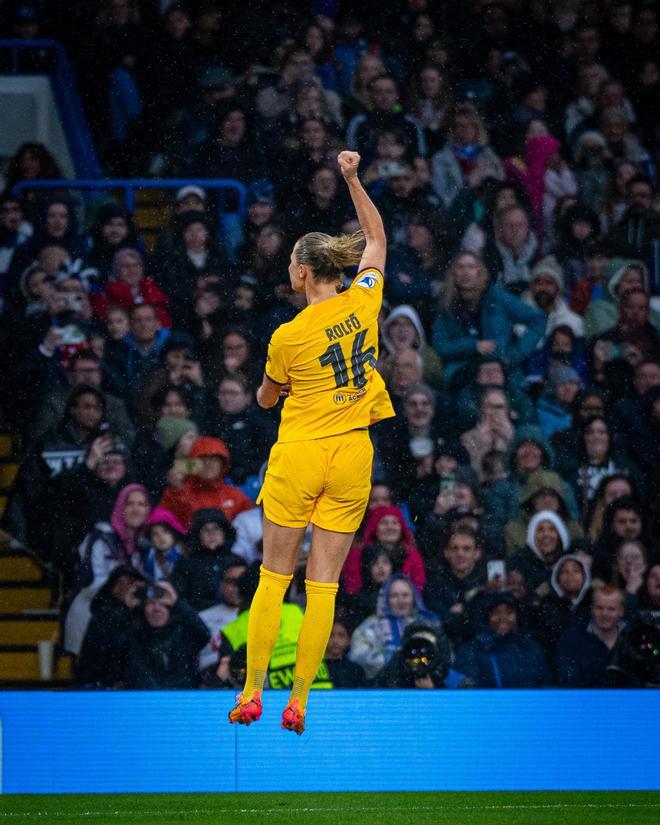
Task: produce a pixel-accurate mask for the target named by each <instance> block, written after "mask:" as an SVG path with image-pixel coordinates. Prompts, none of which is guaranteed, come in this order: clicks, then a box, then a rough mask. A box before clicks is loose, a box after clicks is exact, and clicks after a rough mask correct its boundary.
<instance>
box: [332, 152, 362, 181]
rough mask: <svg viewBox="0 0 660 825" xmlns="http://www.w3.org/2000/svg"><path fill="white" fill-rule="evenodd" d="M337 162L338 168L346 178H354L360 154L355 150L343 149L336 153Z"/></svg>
mask: <svg viewBox="0 0 660 825" xmlns="http://www.w3.org/2000/svg"><path fill="white" fill-rule="evenodd" d="M337 162H338V163H339V170H340V171H341V173H342V175H343V176H344V178H346V180H349V178H354V177H355V176H356V175H357V170H358V166H359V164H360V156H359V155H358V153H357V152H349V151H346V150H345V151H343V152H340V153H339V154H338V155H337Z"/></svg>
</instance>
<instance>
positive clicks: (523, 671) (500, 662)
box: [454, 592, 551, 688]
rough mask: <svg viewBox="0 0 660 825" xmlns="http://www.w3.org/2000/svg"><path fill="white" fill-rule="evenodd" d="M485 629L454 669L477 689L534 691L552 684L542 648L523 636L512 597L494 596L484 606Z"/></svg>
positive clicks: (464, 648) (460, 651)
mask: <svg viewBox="0 0 660 825" xmlns="http://www.w3.org/2000/svg"><path fill="white" fill-rule="evenodd" d="M483 613H484V614H485V616H486V627H485V628H484V630H483V631H482V632H481V633H479V634H478V635H477V636H476V638H474V639H473V640H472V641H470V642H468V643H467V644H465V645H463V646H462V647H460V648H459V649H458V651H457V652H456V661H455V663H454V669H455V670H456V671H458V672H459V673H461V674H462V675H463V676H465V677H466V678H467V679H469V680H470V681H471V682H472V683H473V684H474V685H475V687H478V688H533V687H543V686H545V685H549V684H550V683H551V674H550V669H549V667H548V663H547V661H546V658H545V654H544V653H543V650H542V649H541V647H540V645H539V644H538V643H537V642H535V641H534V640H533V639H531V638H530V637H529V636H526V635H524V634H523V633H522V632H521V630H520V626H519V608H518V603H517V601H516V599H515V598H514V597H513V595H512V594H511V593H508V592H504V593H494V594H491V596H489V597H488V598H487V599H486V600H485V604H484V605H483Z"/></svg>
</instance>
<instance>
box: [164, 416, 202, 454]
mask: <svg viewBox="0 0 660 825" xmlns="http://www.w3.org/2000/svg"><path fill="white" fill-rule="evenodd" d="M195 430H197V425H196V424H195V422H194V421H191V420H190V419H189V418H176V417H175V416H173V415H164V416H162V418H159V419H158V423H157V424H156V431H157V433H158V440H159V441H160V445H161V447H162V448H163V449H164V450H168V451H169V450H171V449H172V448H173V447H175V446H176V445H177V444H178V442H179V439H180V438H181V436H182V435H185V434H186V433H190V432H193V431H195Z"/></svg>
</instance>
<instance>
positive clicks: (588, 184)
mask: <svg viewBox="0 0 660 825" xmlns="http://www.w3.org/2000/svg"><path fill="white" fill-rule="evenodd" d="M0 32H1V34H2V36H4V37H11V38H19V39H34V38H39V37H53V38H56V39H58V40H60V41H61V42H62V43H63V44H64V46H65V48H66V50H67V52H68V54H69V56H70V58H71V60H72V61H73V64H74V67H75V71H76V75H77V80H78V84H79V92H80V96H81V99H82V102H83V105H84V108H85V111H86V114H87V117H88V120H89V123H90V126H91V129H92V132H93V135H94V138H95V141H96V144H97V147H98V151H99V154H100V157H101V159H102V164H103V167H104V171H105V173H106V174H107V175H108V176H113V175H114V176H119V175H121V176H129V177H130V176H141V177H149V176H151V177H180V178H184V179H186V180H189V181H190V184H189V185H186V186H183V187H182V188H180V189H179V190H178V191H177V192H176V194H175V195H174V196H170V195H167V194H165V195H163V198H164V199H167V198H168V197H170V200H171V203H169V202H168V205H170V206H171V210H172V218H171V221H170V223H169V224H168V225H167V226H165V227H163V228H162V229H161V230H160V232H159V233H158V235H157V237H155V238H153V237H152V238H148V237H146V235H145V234H144V231H143V227H141V226H140V225H139V222H138V221H136V215H134V214H131V213H130V212H128V211H127V210H126V209H125V208H124V206H123V205H122V204H121V203H120V202H118V201H114V200H112V199H110V198H106V199H102V200H94V201H85V200H83V199H82V198H81V197H80V195H79V193H77V192H76V191H75V189H73V188H71V189H70V190H68V189H67V188H63V189H62V190H61V191H55V192H52V191H51V192H49V193H47V194H46V193H45V192H44V190H39V189H33V190H29V189H28V190H27V191H25V192H24V193H23V194H22V195H21V196H20V197H18V198H17V197H16V196H14V195H13V194H12V189H13V187H14V186H15V185H16V184H17V183H19V182H21V181H31V180H37V181H38V180H39V179H57V178H59V177H61V173H60V170H59V168H58V165H57V162H56V161H55V159H54V158H53V157H52V155H51V154H50V152H49V151H48V149H47V148H46V147H44V146H42V145H40V144H26V145H24V146H22V147H21V148H20V149H19V150H18V151H17V153H16V155H15V156H14V157H13V158H11V159H10V160H9V162H8V164H7V168H6V169H5V177H4V183H5V189H4V194H3V195H2V198H1V199H0V295H1V300H2V333H1V337H2V342H1V344H2V353H3V355H2V375H1V381H2V391H3V392H2V395H3V404H2V406H3V413H4V416H5V419H6V420H7V421H9V423H10V424H11V427H12V429H13V431H14V432H15V433H16V434H17V435H18V436H20V438H21V443H22V444H23V446H24V458H23V462H22V465H21V468H20V471H19V474H18V477H17V479H16V482H15V485H14V488H13V490H12V493H11V496H10V500H9V503H8V507H7V510H6V513H5V516H4V522H3V525H4V528H5V529H6V530H7V531H8V532H9V533H10V534H11V535H12V536H14V537H15V539H16V540H18V541H20V542H21V543H23V544H25V545H26V546H28V547H30V548H31V549H33V550H34V551H35V552H37V553H38V554H39V555H40V556H41V557H42V559H43V560H44V562H46V563H47V564H48V565H49V568H50V569H51V571H52V573H53V577H54V580H55V581H56V582H57V592H58V599H59V601H58V604H59V605H60V606H61V610H62V617H63V621H64V631H65V632H64V644H65V648H66V649H67V650H68V651H70V652H71V653H72V654H74V655H75V656H76V673H77V679H78V682H79V683H80V684H82V685H86V686H89V687H93V686H97V687H133V688H135V687H138V688H153V687H161V688H162V687H197V686H204V687H236V686H240V682H241V673H242V670H243V669H244V664H245V663H244V643H245V639H246V635H245V627H246V622H245V616H246V612H245V611H246V609H247V607H248V606H249V602H250V599H251V596H252V593H253V592H254V588H255V587H256V573H255V570H256V568H257V567H258V563H259V560H260V554H261V512H260V508H258V507H257V506H256V505H255V503H254V502H255V500H256V496H257V493H258V490H259V486H260V479H261V478H262V474H263V467H264V463H265V461H266V459H267V456H268V450H269V448H270V445H271V444H272V443H273V441H274V440H275V438H276V431H277V416H278V411H277V410H275V411H274V412H273V413H272V414H271V413H270V412H265V411H263V410H261V409H259V408H258V407H257V406H256V403H255V398H254V393H255V388H256V386H257V385H258V383H259V381H260V379H261V374H262V368H263V363H264V355H265V348H266V346H267V343H268V340H269V338H270V335H271V334H272V332H273V330H274V329H275V328H276V327H277V326H278V325H279V324H281V323H284V322H286V321H289V320H291V319H292V318H293V317H294V316H295V314H296V313H297V312H299V311H300V310H301V309H302V308H303V306H304V300H305V299H304V296H301V295H299V294H295V293H293V292H292V290H291V288H290V286H289V282H288V275H287V266H288V261H289V254H290V250H291V248H292V245H293V243H294V242H295V240H296V239H297V237H299V236H300V235H301V234H303V233H305V232H307V231H310V230H321V231H325V232H328V233H338V232H350V231H353V230H355V229H356V228H357V224H356V221H355V216H354V214H353V212H352V209H351V207H350V201H349V199H348V198H347V196H346V191H345V188H344V185H343V182H342V180H341V178H340V176H339V174H338V167H337V163H336V155H337V153H338V151H340V150H341V149H343V148H350V149H355V150H358V151H359V152H360V154H361V156H362V163H361V177H362V179H363V181H364V183H365V185H366V187H367V189H368V191H369V193H370V194H371V196H372V198H373V199H374V201H375V203H376V204H377V205H378V208H379V209H380V211H381V214H382V216H383V219H384V222H385V226H386V231H387V236H388V243H389V248H388V261H387V270H386V285H385V301H384V307H383V314H382V318H381V339H382V340H381V352H380V359H379V363H378V368H379V370H380V372H381V373H382V375H383V376H384V378H385V379H386V382H387V385H388V388H389V390H390V393H391V395H392V398H393V400H394V404H395V407H396V409H397V413H398V415H397V417H396V419H393V420H390V421H386V422H382V423H381V424H379V425H377V426H375V427H374V428H373V439H374V443H375V447H376V460H375V464H374V477H373V489H372V495H371V500H370V504H369V509H368V511H367V513H366V515H365V520H364V523H363V525H362V528H361V529H360V531H359V533H358V535H357V537H356V540H355V545H354V547H353V549H352V550H351V554H350V557H349V559H348V562H347V564H346V568H345V572H344V575H343V578H342V582H341V589H340V595H339V607H338V612H337V619H336V622H335V626H334V629H333V634H332V637H331V640H330V644H329V646H328V650H327V655H326V662H325V664H324V672H323V674H321V672H320V673H319V680H320V681H323V683H324V684H327V683H328V681H330V682H332V683H333V684H334V685H335V687H350V686H367V685H375V686H382V687H417V688H441V687H453V686H478V687H534V686H547V685H559V686H570V687H602V686H609V685H620V686H645V685H653V684H656V685H657V684H658V682H659V679H658V672H657V671H658V657H659V656H660V644H659V643H658V630H657V624H658V621H657V620H658V613H659V612H660V556H659V555H658V551H659V547H658V536H659V535H660V485H659V481H660V477H659V473H660V471H659V469H658V468H659V467H660V338H659V330H660V314H659V310H660V215H659V214H658V209H657V207H658V202H657V196H656V184H657V169H658V159H659V158H658V147H659V133H658V103H659V100H658V90H659V88H660V86H659V82H660V65H659V59H658V54H659V53H660V52H659V50H658V9H657V5H656V4H655V3H651V2H625V1H624V2H621V1H620V0H618V1H613V2H607V0H602V1H601V2H588V1H585V2H581V1H580V0H557V1H553V0H545V1H544V0H538V2H519V1H518V0H505V1H504V2H486V0H468V2H464V3H449V2H429V1H428V0H408V2H391V3H386V4H382V3H372V2H369V1H368V0H363V2H361V3H359V4H350V5H349V4H346V3H341V2H336V3H335V2H332V0H327V1H326V2H317V3H310V4H305V3H286V2H267V3H266V2H259V0H253V2H252V3H250V4H241V3H234V2H222V3H220V2H213V1H211V2H190V3H179V2H167V0H164V1H163V2H156V1H155V0H153V1H152V2H142V3H138V2H133V0H109V1H108V2H101V3H96V2H69V3H67V4H60V3H48V2H42V3H8V2H4V3H0ZM45 59H46V58H44V56H43V54H42V53H41V52H40V51H39V50H38V49H36V48H35V49H34V50H29V51H28V52H27V53H24V54H22V56H21V60H24V61H25V66H24V69H25V70H26V71H39V70H40V68H43V69H47V68H48V67H47V66H42V65H41V64H40V61H42V60H45ZM218 177H221V178H230V179H235V180H238V181H240V182H241V183H243V184H244V185H245V186H246V187H247V188H248V192H249V195H248V201H249V206H248V212H247V215H246V217H245V220H239V219H237V218H236V212H235V209H233V208H232V204H231V203H230V204H229V206H230V209H229V210H227V209H224V211H223V210H222V209H221V207H222V206H223V203H221V202H220V201H219V200H218V197H217V195H216V193H215V192H213V191H211V190H209V191H205V190H204V189H203V188H201V187H200V186H198V185H197V184H196V183H195V180H196V179H199V178H218ZM163 202H165V201H163ZM224 206H225V207H227V203H224ZM233 206H235V204H234V205H233ZM219 209H220V218H219V217H218V215H219ZM138 217H139V215H138ZM353 274H354V273H347V283H348V282H349V280H350V277H351V276H352V275H353ZM307 547H308V542H307V541H306V543H305V546H304V547H303V552H302V555H301V562H300V569H299V571H298V575H297V576H296V579H295V580H294V584H293V586H292V589H291V591H290V594H289V598H288V602H287V605H286V607H285V611H284V614H283V622H282V632H281V642H282V644H281V645H280V647H279V648H276V651H275V654H274V657H273V661H272V662H271V673H270V681H271V685H272V686H285V685H286V684H287V679H290V678H291V673H292V665H293V662H292V659H291V649H292V645H291V644H287V641H289V642H290V641H291V640H292V639H293V640H294V641H295V636H296V633H297V629H298V628H299V622H300V616H301V611H302V609H303V608H304V587H303V586H302V580H303V579H304V564H305V553H306V549H307Z"/></svg>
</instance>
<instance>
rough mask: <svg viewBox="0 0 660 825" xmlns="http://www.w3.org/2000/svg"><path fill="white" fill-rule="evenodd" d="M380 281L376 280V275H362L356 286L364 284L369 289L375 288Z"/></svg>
mask: <svg viewBox="0 0 660 825" xmlns="http://www.w3.org/2000/svg"><path fill="white" fill-rule="evenodd" d="M377 283H378V281H377V280H376V276H374V275H362V277H361V278H359V279H358V280H357V282H356V286H363V287H366V288H367V289H373V288H374V287H375V286H376V284H377Z"/></svg>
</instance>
